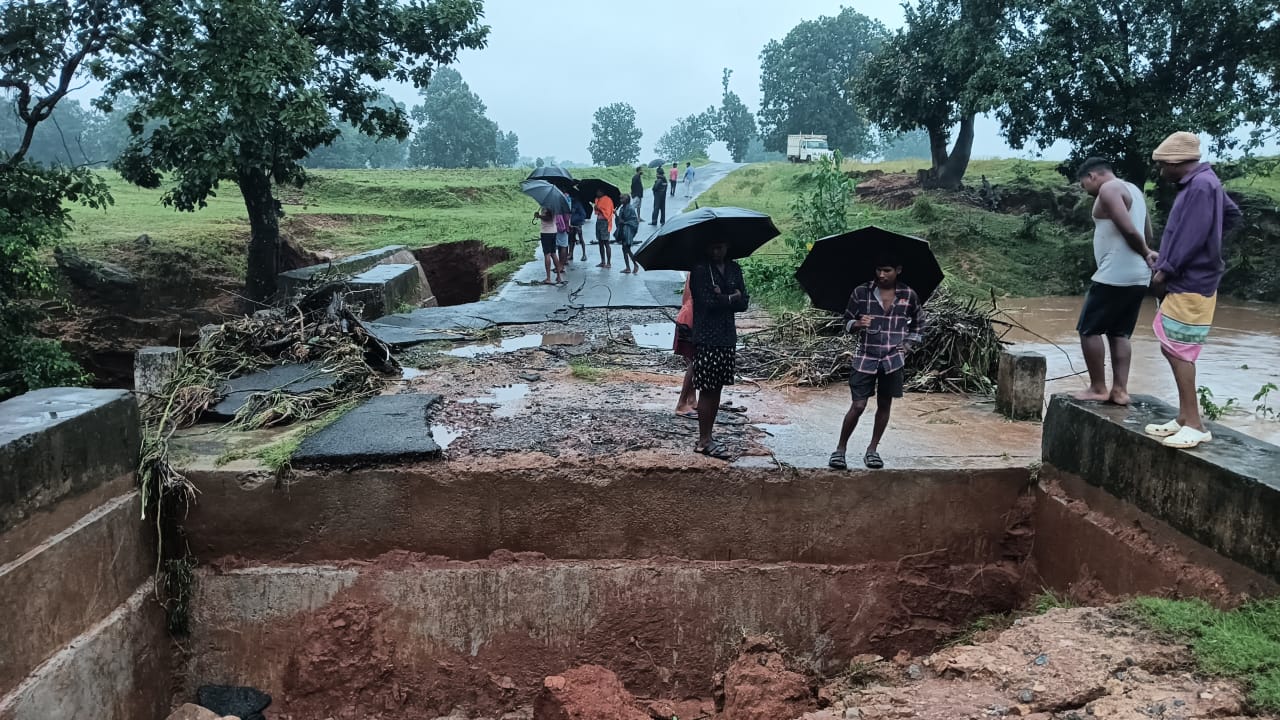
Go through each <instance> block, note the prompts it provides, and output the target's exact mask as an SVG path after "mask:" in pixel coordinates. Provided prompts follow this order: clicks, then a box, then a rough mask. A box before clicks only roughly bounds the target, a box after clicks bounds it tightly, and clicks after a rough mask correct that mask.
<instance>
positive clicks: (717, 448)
mask: <svg viewBox="0 0 1280 720" xmlns="http://www.w3.org/2000/svg"><path fill="white" fill-rule="evenodd" d="M694 451H695V452H698V453H701V454H703V455H706V456H707V457H713V458H715V459H717V460H732V459H733V455H732V454H730V453H729V451H728V449H726V448H725V446H724V445H721V444H720V441H719V440H712V441H711V442H709V443H707V444H706V445H703V446H702V447H695V448H694Z"/></svg>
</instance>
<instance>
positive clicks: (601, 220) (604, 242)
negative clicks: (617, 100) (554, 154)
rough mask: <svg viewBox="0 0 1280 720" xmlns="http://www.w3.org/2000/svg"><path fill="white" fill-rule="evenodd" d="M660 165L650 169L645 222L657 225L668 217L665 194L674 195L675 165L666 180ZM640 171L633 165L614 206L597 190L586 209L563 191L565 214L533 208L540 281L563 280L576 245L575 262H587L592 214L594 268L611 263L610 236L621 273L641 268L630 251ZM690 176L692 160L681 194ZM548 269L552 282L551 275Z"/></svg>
mask: <svg viewBox="0 0 1280 720" xmlns="http://www.w3.org/2000/svg"><path fill="white" fill-rule="evenodd" d="M665 168H666V166H665V165H660V166H658V167H657V168H655V170H656V175H655V178H654V181H653V217H652V218H651V220H650V222H649V224H650V225H660V224H663V223H665V222H666V221H667V197H668V192H670V196H671V197H675V195H676V182H677V180H678V179H679V172H680V163H678V162H673V163H671V171H670V175H669V176H670V180H668V179H667V173H666V171H665ZM643 175H644V167H643V166H641V167H637V168H636V174H635V175H634V176H633V177H632V178H631V192H630V193H624V194H623V195H622V197H621V198H620V201H619V202H618V204H617V206H616V207H615V206H614V202H613V199H612V198H610V197H609V196H608V195H606V194H605V193H603V192H600V191H597V192H596V199H595V202H594V203H592V206H591V209H590V210H589V209H588V206H587V205H585V204H583V202H582V201H580V200H578V199H577V198H575V197H573V195H571V194H570V193H568V192H566V193H564V197H565V201H566V202H568V203H569V212H568V213H561V214H557V213H556V212H554V211H553V210H551V209H550V208H547V207H541V208H538V210H537V211H536V212H534V214H533V217H534V219H535V220H537V221H538V223H539V241H540V243H541V245H542V262H543V266H544V268H545V270H546V277H545V278H544V279H543V282H544V283H545V284H547V285H560V284H563V283H564V282H565V277H564V275H565V271H566V270H568V269H569V267H570V266H572V265H573V254H574V247H575V246H581V247H582V256H581V258H579V260H580V261H581V262H586V260H587V241H586V239H585V237H584V236H583V233H582V227H583V226H584V225H585V224H586V222H587V218H588V217H589V216H590V215H591V214H594V215H595V218H596V222H595V234H596V239H595V244H596V245H598V249H599V252H600V262H599V263H598V264H596V267H598V268H604V269H606V270H607V269H611V268H612V267H613V249H612V248H611V247H610V242H611V241H610V237H613V238H615V239H616V241H617V243H618V245H620V246H621V247H622V265H623V269H622V272H623V273H628V274H630V273H638V272H640V271H641V270H642V269H643V268H641V267H640V263H638V262H636V260H635V257H634V256H633V255H632V254H631V251H632V248H633V246H634V245H635V240H636V235H637V234H638V233H639V231H640V212H641V211H642V209H643V207H644V179H643ZM695 175H696V171H695V170H694V169H693V163H689V162H686V163H685V170H684V181H685V188H686V190H685V196H686V197H688V192H689V191H688V189H687V188H688V187H689V186H690V184H691V183H692V182H693V179H694V177H695ZM553 272H554V274H555V280H552V279H551V275H552V273H553Z"/></svg>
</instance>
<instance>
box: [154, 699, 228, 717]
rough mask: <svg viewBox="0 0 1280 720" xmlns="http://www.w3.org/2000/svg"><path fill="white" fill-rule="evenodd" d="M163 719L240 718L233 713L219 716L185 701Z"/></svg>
mask: <svg viewBox="0 0 1280 720" xmlns="http://www.w3.org/2000/svg"><path fill="white" fill-rule="evenodd" d="M165 720H240V718H237V717H236V716H234V715H226V716H220V715H218V713H216V712H214V711H212V710H210V709H209V708H205V707H200V706H199V705H192V704H191V703H187V704H185V705H183V706H181V707H179V708H178V709H177V710H174V711H173V712H171V713H169V717H167V718H165Z"/></svg>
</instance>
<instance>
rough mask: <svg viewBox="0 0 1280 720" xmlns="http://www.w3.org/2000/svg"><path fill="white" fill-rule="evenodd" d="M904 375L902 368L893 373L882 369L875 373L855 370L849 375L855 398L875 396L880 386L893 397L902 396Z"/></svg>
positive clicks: (851, 390)
mask: <svg viewBox="0 0 1280 720" xmlns="http://www.w3.org/2000/svg"><path fill="white" fill-rule="evenodd" d="M904 376H905V373H904V372H903V371H902V368H898V369H897V370H894V371H893V372H891V373H886V372H885V371H884V370H880V371H879V372H877V373H876V374H875V375H872V374H871V373H864V372H858V371H856V370H855V371H854V372H853V374H852V375H850V376H849V391H850V392H851V393H852V394H853V399H854V400H863V399H865V398H870V397H875V395H876V388H877V386H878V387H879V390H880V392H881V393H888V394H890V395H891V396H892V397H895V398H900V397H902V386H903V385H904Z"/></svg>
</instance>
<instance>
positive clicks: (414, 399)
mask: <svg viewBox="0 0 1280 720" xmlns="http://www.w3.org/2000/svg"><path fill="white" fill-rule="evenodd" d="M438 402H440V396H439V395H435V394H407V395H379V396H378V397H374V398H370V399H369V400H366V401H365V402H364V403H363V404H361V405H360V406H358V407H356V408H355V409H353V410H351V411H350V412H348V413H347V414H345V415H343V416H342V417H340V418H338V419H337V421H335V422H334V423H332V424H330V425H329V426H328V427H326V428H324V429H323V430H321V431H319V432H317V433H316V434H314V435H312V436H311V437H309V438H307V439H306V440H303V441H302V444H301V445H300V446H299V447H298V450H297V452H295V453H294V454H293V457H292V458H290V460H289V462H290V464H292V465H294V466H304V465H330V466H332V465H341V466H357V465H375V464H383V463H396V462H415V461H419V460H432V459H435V458H438V457H440V446H439V445H438V444H436V441H435V439H434V438H433V437H432V436H431V425H430V422H429V421H428V419H427V414H428V412H429V411H430V409H431V406H432V405H434V404H436V403H438Z"/></svg>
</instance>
